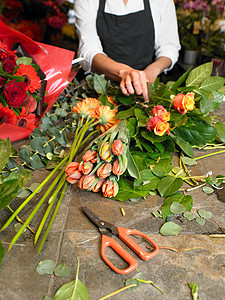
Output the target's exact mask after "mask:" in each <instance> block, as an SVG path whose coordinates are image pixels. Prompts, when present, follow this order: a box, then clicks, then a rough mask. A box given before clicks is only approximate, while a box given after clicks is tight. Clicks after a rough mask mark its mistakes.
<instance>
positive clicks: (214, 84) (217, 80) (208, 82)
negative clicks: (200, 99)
mask: <svg viewBox="0 0 225 300" xmlns="http://www.w3.org/2000/svg"><path fill="white" fill-rule="evenodd" d="M224 83H225V78H223V77H219V76H211V77H208V78H206V79H205V80H203V82H202V83H201V85H200V87H199V90H203V91H205V92H213V91H217V90H219V89H220V88H221V87H222V86H223V85H224Z"/></svg>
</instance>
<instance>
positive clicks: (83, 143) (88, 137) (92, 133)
mask: <svg viewBox="0 0 225 300" xmlns="http://www.w3.org/2000/svg"><path fill="white" fill-rule="evenodd" d="M99 131H100V128H99V129H97V130H95V131H93V132H91V133H90V134H89V135H88V136H87V137H86V138H85V139H84V140H83V141H82V143H81V145H80V146H81V147H82V146H83V145H85V143H86V142H87V141H88V140H89V139H90V137H91V136H92V135H94V134H95V133H97V132H99Z"/></svg>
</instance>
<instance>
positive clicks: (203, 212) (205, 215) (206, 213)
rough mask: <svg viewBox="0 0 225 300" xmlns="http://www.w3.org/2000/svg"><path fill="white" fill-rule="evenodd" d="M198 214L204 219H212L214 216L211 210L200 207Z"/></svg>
mask: <svg viewBox="0 0 225 300" xmlns="http://www.w3.org/2000/svg"><path fill="white" fill-rule="evenodd" d="M198 214H199V216H200V217H201V218H203V219H210V218H211V217H212V213H211V211H208V210H204V209H199V210H198Z"/></svg>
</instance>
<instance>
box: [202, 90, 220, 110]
mask: <svg viewBox="0 0 225 300" xmlns="http://www.w3.org/2000/svg"><path fill="white" fill-rule="evenodd" d="M201 95H202V98H201V101H200V110H201V113H202V114H207V113H209V112H212V111H214V110H215V109H216V108H218V107H219V105H220V104H221V103H222V102H223V98H224V94H223V93H220V92H217V91H215V92H212V93H201Z"/></svg>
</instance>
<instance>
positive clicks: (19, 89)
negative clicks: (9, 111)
mask: <svg viewBox="0 0 225 300" xmlns="http://www.w3.org/2000/svg"><path fill="white" fill-rule="evenodd" d="M26 87H27V85H26V83H25V82H16V80H15V79H14V80H11V81H9V82H8V83H6V85H5V87H4V90H3V95H4V97H5V100H6V102H7V104H8V105H9V106H12V107H15V108H19V107H20V106H21V105H22V104H23V102H24V101H25V100H26V98H27V93H26Z"/></svg>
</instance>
